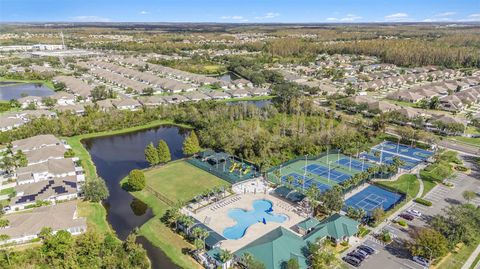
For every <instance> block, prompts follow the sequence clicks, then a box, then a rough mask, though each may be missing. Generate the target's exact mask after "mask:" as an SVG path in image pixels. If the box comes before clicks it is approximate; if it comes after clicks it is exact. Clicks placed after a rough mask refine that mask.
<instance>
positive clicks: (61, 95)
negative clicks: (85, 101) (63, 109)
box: [50, 92, 76, 106]
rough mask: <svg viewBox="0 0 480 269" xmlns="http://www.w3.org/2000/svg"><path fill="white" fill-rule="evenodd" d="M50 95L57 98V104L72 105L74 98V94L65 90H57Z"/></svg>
mask: <svg viewBox="0 0 480 269" xmlns="http://www.w3.org/2000/svg"><path fill="white" fill-rule="evenodd" d="M50 97H51V98H53V99H55V100H57V105H59V106H67V105H74V104H75V99H76V98H75V95H73V94H71V93H67V92H57V93H55V94H54V95H52V96H50Z"/></svg>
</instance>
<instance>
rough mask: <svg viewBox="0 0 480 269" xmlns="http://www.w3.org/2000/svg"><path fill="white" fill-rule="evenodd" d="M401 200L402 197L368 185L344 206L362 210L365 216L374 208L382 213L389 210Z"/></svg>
mask: <svg viewBox="0 0 480 269" xmlns="http://www.w3.org/2000/svg"><path fill="white" fill-rule="evenodd" d="M402 199H403V197H402V195H400V194H397V193H394V192H391V191H388V190H385V189H382V188H380V187H377V186H375V185H370V186H368V187H367V188H365V189H364V190H362V191H361V192H359V193H357V194H355V195H353V196H352V197H350V198H348V199H347V200H346V201H345V205H346V206H347V207H348V206H351V207H354V208H363V210H365V212H367V215H369V214H371V213H372V211H373V210H374V209H375V208H379V207H381V208H383V210H384V211H388V210H390V209H391V208H392V207H393V206H394V205H395V204H397V203H398V202H400V201H401V200H402Z"/></svg>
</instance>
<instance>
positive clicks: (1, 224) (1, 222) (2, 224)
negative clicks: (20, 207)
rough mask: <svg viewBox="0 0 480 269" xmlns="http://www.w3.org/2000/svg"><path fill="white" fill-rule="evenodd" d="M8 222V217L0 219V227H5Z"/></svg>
mask: <svg viewBox="0 0 480 269" xmlns="http://www.w3.org/2000/svg"><path fill="white" fill-rule="evenodd" d="M9 224H10V221H9V220H8V219H0V228H5V227H7V226H8V225H9Z"/></svg>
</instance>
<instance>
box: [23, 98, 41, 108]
mask: <svg viewBox="0 0 480 269" xmlns="http://www.w3.org/2000/svg"><path fill="white" fill-rule="evenodd" d="M17 101H18V103H20V106H21V107H22V108H23V109H25V108H27V107H28V106H29V105H30V104H33V105H34V106H35V107H41V106H42V105H43V103H42V97H39V96H26V97H22V98H19V99H17Z"/></svg>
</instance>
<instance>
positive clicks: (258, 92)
mask: <svg viewBox="0 0 480 269" xmlns="http://www.w3.org/2000/svg"><path fill="white" fill-rule="evenodd" d="M248 92H250V94H251V95H252V96H267V95H269V94H270V89H268V88H252V89H249V90H248Z"/></svg>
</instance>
